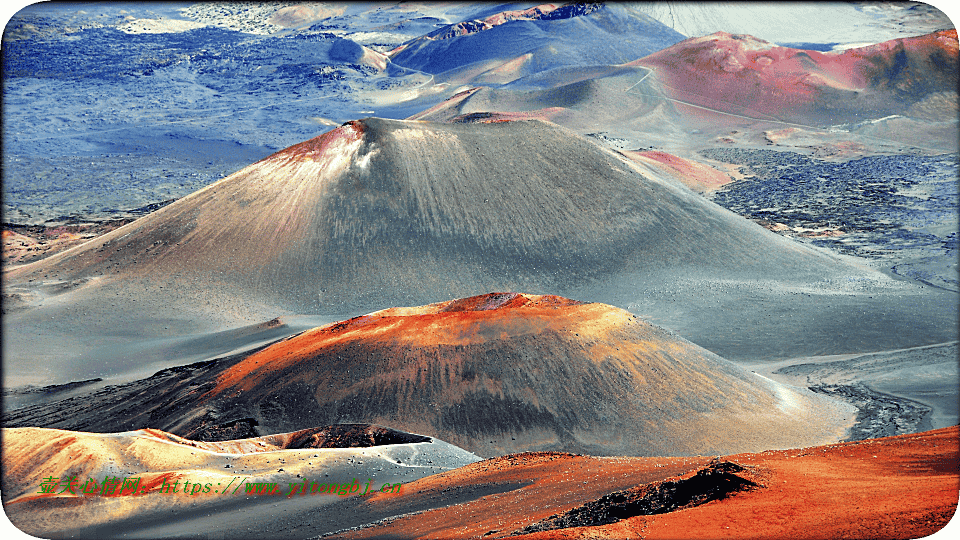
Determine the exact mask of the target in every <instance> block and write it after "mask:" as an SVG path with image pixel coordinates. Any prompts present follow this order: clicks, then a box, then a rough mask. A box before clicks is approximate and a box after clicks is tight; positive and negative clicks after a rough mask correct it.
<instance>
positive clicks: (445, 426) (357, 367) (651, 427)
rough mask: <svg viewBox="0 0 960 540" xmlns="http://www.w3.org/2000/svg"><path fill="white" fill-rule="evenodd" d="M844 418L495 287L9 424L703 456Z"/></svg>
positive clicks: (615, 315) (689, 351)
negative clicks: (374, 435)
mask: <svg viewBox="0 0 960 540" xmlns="http://www.w3.org/2000/svg"><path fill="white" fill-rule="evenodd" d="M854 412H855V411H854V409H853V408H852V407H851V406H849V405H845V404H841V403H840V402H837V401H834V400H832V399H831V398H828V397H825V396H823V395H820V394H814V393H812V392H810V391H808V390H806V389H800V388H796V387H791V386H786V385H782V384H779V383H776V382H773V381H771V380H770V379H767V378H764V377H761V376H760V375H757V374H754V373H750V372H748V371H746V370H744V369H742V368H739V367H738V366H736V365H734V364H732V363H731V362H728V361H726V360H724V359H722V358H720V357H718V356H716V355H715V354H713V353H710V352H709V351H706V350H704V349H702V348H700V347H698V346H696V345H694V344H693V343H690V342H688V341H686V340H684V339H683V338H681V337H680V336H677V335H676V334H674V333H672V332H669V331H667V330H664V329H662V328H659V327H657V326H654V325H651V324H649V323H647V322H645V321H643V320H641V319H638V318H637V317H636V316H634V315H632V314H630V313H629V312H626V311H624V310H621V309H618V308H615V307H612V306H609V305H604V304H598V303H582V302H576V301H572V300H568V299H565V298H560V297H556V296H536V295H523V294H517V293H492V294H487V295H482V296H477V297H471V298H466V299H461V300H454V301H450V302H442V303H438V304H431V305H427V306H422V307H414V308H393V309H387V310H383V311H379V312H375V313H371V314H369V315H364V316H361V317H355V318H353V319H349V320H346V321H342V322H338V323H334V324H331V325H327V326H323V327H320V328H316V329H313V330H310V331H307V332H304V333H302V334H300V335H297V336H295V337H292V338H288V339H285V340H282V341H280V342H277V343H275V344H274V345H271V346H269V347H267V348H264V349H262V350H260V351H259V352H257V353H254V354H251V355H247V356H242V357H240V358H238V359H234V360H224V361H220V362H215V363H207V364H205V365H202V366H196V367H193V368H189V369H179V368H178V369H175V370H169V371H168V372H166V373H164V374H157V375H155V376H153V377H151V378H149V379H145V380H142V381H137V382H135V383H131V384H130V385H127V386H125V387H124V386H121V387H115V388H111V389H109V390H108V391H100V392H94V393H91V394H90V395H84V396H77V397H76V398H73V399H69V400H64V401H61V402H57V403H53V404H49V405H43V406H35V407H27V408H24V409H20V410H16V411H11V412H10V413H9V414H8V416H7V417H5V422H6V425H10V426H30V425H40V426H44V427H55V428H61V429H76V430H84V431H98V432H109V431H120V430H125V429H133V428H135V427H137V426H139V427H150V428H158V429H163V430H165V431H169V432H171V433H175V434H178V435H181V436H185V437H189V438H196V439H201V440H221V439H229V438H235V437H237V436H238V434H239V436H254V435H264V434H270V433H282V432H290V431H295V430H299V429H304V428H307V427H310V426H316V425H327V424H335V423H373V424H380V425H388V426H391V427H394V428H396V429H400V430H403V431H409V432H414V433H421V434H424V435H428V436H431V437H437V438H439V439H442V440H445V441H448V442H450V443H451V444H455V445H457V446H459V447H461V448H464V449H466V450H468V451H470V452H474V453H476V454H478V455H482V456H495V455H503V454H506V453H511V452H519V451H529V450H561V451H568V452H583V453H590V454H597V455H693V454H714V455H715V454H722V453H732V452H742V451H757V450H762V449H767V448H787V447H792V446H799V445H810V444H820V443H824V442H831V441H836V440H840V439H841V438H842V437H843V436H844V433H845V431H846V429H847V428H849V427H850V426H851V425H852V424H853V416H854Z"/></svg>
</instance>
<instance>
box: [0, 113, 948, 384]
mask: <svg viewBox="0 0 960 540" xmlns="http://www.w3.org/2000/svg"><path fill="white" fill-rule="evenodd" d="M659 174H660V173H658V172H657V171H656V170H655V169H653V168H650V167H644V166H642V165H640V164H637V163H635V162H633V161H631V160H626V159H624V158H623V157H622V156H620V155H617V154H615V153H614V152H611V151H609V150H605V149H603V148H601V147H599V146H598V145H596V144H593V143H591V142H589V141H587V140H585V139H583V138H581V137H578V136H576V135H574V134H572V133H570V132H569V131H567V130H565V129H562V128H559V127H557V126H555V125H552V124H549V123H546V122H541V121H528V122H497V123H461V124H430V123H424V122H412V121H394V120H382V119H375V118H370V119H366V120H362V121H356V122H351V123H348V124H345V125H344V126H341V127H340V128H337V129H335V130H333V131H330V132H328V133H326V134H324V135H322V136H320V137H317V138H315V139H312V140H310V141H307V142H304V143H301V144H298V145H295V146H293V147H290V148H289V149H286V150H284V151H281V152H278V153H276V154H274V155H272V156H270V157H268V158H266V159H264V160H262V161H260V162H258V163H255V164H253V165H251V166H249V167H247V168H245V169H243V170H241V171H238V172H237V173H235V174H233V175H231V176H229V177H227V178H225V179H223V180H222V181H220V182H217V183H215V184H212V185H211V186H208V187H207V188H204V189H202V190H200V191H198V192H195V193H193V194H192V195H190V196H188V197H184V198H183V199H180V200H178V201H176V202H174V203H172V204H169V205H167V206H165V207H164V208H161V209H160V210H157V211H156V212H154V213H152V214H150V215H148V216H145V217H144V218H142V219H139V220H137V221H134V222H133V223H130V224H128V225H126V226H124V227H121V228H119V229H116V230H114V231H112V232H110V233H108V234H105V235H103V236H101V237H98V238H97V239H94V240H92V241H90V242H88V243H85V244H83V245H81V246H78V247H76V248H72V249H70V250H67V251H64V252H61V253H59V254H57V255H54V256H52V257H50V258H48V259H44V260H42V261H38V262H35V263H31V264H27V265H23V266H20V267H15V268H9V269H6V271H5V273H4V279H5V290H4V294H5V297H4V309H5V311H7V316H5V317H4V318H3V324H4V338H5V339H4V343H3V347H4V358H5V360H6V361H8V362H10V364H8V367H10V368H11V369H9V370H6V371H5V373H4V377H5V380H6V381H8V382H7V384H8V385H10V384H11V378H12V377H17V379H14V380H17V381H18V382H14V383H13V384H25V383H35V384H36V383H42V384H50V383H57V382H66V381H69V380H76V379H86V378H90V377H95V376H104V375H107V376H108V375H113V374H117V373H122V372H124V371H129V369H131V367H132V366H133V365H134V364H136V365H143V364H147V363H150V362H155V363H158V362H166V365H168V366H169V365H174V364H175V363H176V362H177V361H178V359H176V358H175V357H171V356H170V355H169V354H162V355H161V354H159V353H158V351H159V350H161V349H164V350H170V349H171V348H173V349H175V348H176V346H177V344H178V343H180V342H181V341H183V340H187V339H190V340H196V339H198V338H199V337H201V336H202V335H203V334H205V333H208V332H212V331H221V330H224V329H228V328H234V327H238V326H247V325H251V324H258V323H262V322H264V321H268V320H271V319H274V318H275V317H277V316H278V315H289V314H307V315H313V316H319V317H321V319H322V320H320V321H314V322H313V324H312V325H309V324H305V325H301V326H299V328H294V326H296V324H294V323H295V321H294V323H291V332H294V331H296V330H297V329H302V328H306V327H309V326H315V325H316V324H318V323H322V322H331V321H334V320H338V319H342V318H344V317H349V316H351V315H354V314H356V313H358V312H360V313H362V312H366V311H371V310H375V309H382V308H385V307H388V306H392V305H393V306H396V305H418V304H424V303H429V302H436V301H440V300H447V299H451V298H458V297H464V296H469V295H473V294H481V293H485V292H488V291H491V290H525V291H529V292H531V293H537V294H540V293H546V294H560V295H564V296H567V297H572V298H577V299H583V300H591V301H602V302H605V303H609V304H612V305H617V306H620V307H629V306H636V307H638V308H639V309H640V311H638V313H639V314H644V315H646V316H648V317H649V318H651V320H653V321H655V322H657V323H658V324H663V325H664V326H667V327H669V328H672V329H674V330H676V331H678V332H680V333H681V334H682V335H684V336H685V337H688V338H691V339H693V340H694V341H695V342H698V343H700V344H701V345H705V344H706V343H710V345H709V348H711V350H715V351H716V352H718V353H720V354H723V355H725V356H728V355H730V354H731V353H732V355H733V356H738V355H739V354H741V353H740V352H738V351H743V350H745V349H748V348H749V349H750V350H751V351H752V352H751V354H755V355H769V353H770V348H773V350H774V351H776V353H777V354H784V355H788V356H797V355H799V354H813V353H818V352H820V351H822V350H823V346H824V345H823V343H827V342H830V343H841V344H842V347H843V348H845V349H846V348H848V347H855V350H864V349H862V348H861V347H863V346H869V347H871V348H870V349H867V350H876V349H875V348H874V347H877V348H887V349H892V348H897V347H903V346H912V345H922V344H926V343H938V342H943V341H947V340H948V339H949V338H947V337H944V336H942V335H940V334H943V333H944V332H947V330H946V329H947V328H951V329H952V328H953V326H950V322H949V321H950V319H949V318H950V317H951V316H952V315H951V314H950V313H946V314H944V313H941V312H940V311H937V310H931V309H930V308H929V307H928V305H927V304H926V303H925V302H926V300H924V299H925V298H926V296H925V295H926V294H927V293H926V292H925V291H921V290H919V289H917V288H911V287H910V286H908V285H906V284H901V283H896V282H893V281H891V280H890V279H888V278H886V277H884V276H883V275H881V274H879V273H877V272H874V271H871V270H869V269H866V268H862V267H857V266H852V265H850V264H849V263H848V262H844V261H843V260H841V259H838V258H836V257H833V256H830V255H827V254H825V253H824V252H820V251H816V250H813V249H810V248H807V247H804V246H802V245H800V244H797V243H796V242H793V241H790V240H787V239H784V238H781V237H779V236H777V235H775V234H773V233H771V232H769V231H766V230H765V229H763V228H762V227H760V226H758V225H756V224H754V223H752V222H749V221H747V220H745V219H743V218H741V217H738V216H735V215H734V214H732V213H730V212H727V211H725V210H723V209H721V208H719V207H718V206H716V205H714V204H712V203H710V202H708V201H706V200H704V199H703V198H702V197H700V196H698V195H696V194H694V193H692V192H690V191H689V190H687V189H686V188H684V187H682V186H680V185H679V184H678V183H677V182H676V181H674V180H673V179H672V178H670V179H665V178H663V179H662V178H661V177H660V176H658V175H659ZM757 280H760V282H769V281H771V280H783V281H782V283H783V285H781V288H780V289H779V290H777V289H774V290H771V289H769V288H766V289H765V288H762V287H761V288H759V289H757V288H756V287H755V286H752V285H749V283H750V282H753V283H756V282H757ZM851 280H852V281H851ZM851 283H852V284H854V285H855V287H854V288H852V289H851V288H850V287H849V286H848V284H851ZM814 284H815V285H814ZM743 287H748V288H750V289H751V291H752V292H749V293H748V294H750V295H752V296H754V297H756V298H758V299H757V300H755V301H754V300H751V302H753V303H752V304H751V305H750V306H748V309H747V310H746V311H744V309H743V304H742V298H743V295H744V289H743ZM787 287H802V288H803V289H804V290H807V289H810V288H811V287H812V289H813V291H814V297H812V298H811V299H810V300H809V301H805V300H804V299H803V298H796V299H795V300H791V303H789V304H784V301H783V300H784V295H785V294H788V293H787V292H785V288H787ZM731 289H732V290H731ZM704 291H710V292H709V293H705V292H704ZM724 291H727V292H724ZM837 293H842V294H837ZM859 293H864V294H866V295H870V296H872V297H873V299H865V298H858V297H855V296H850V294H854V295H856V294H859ZM819 294H826V295H829V299H830V300H829V302H823V301H821V300H822V299H818V298H817V297H816V295H819ZM893 294H895V295H896V298H895V300H896V304H895V305H893V306H891V305H889V303H890V299H891V295H893ZM685 296H689V298H687V299H684V300H683V301H680V300H681V299H683V298H684V297H685ZM765 304H766V305H770V306H775V309H777V310H781V309H784V308H785V307H786V308H787V309H790V310H794V309H795V310H797V311H796V314H797V318H795V319H794V322H793V323H792V325H791V326H789V327H784V326H782V325H779V324H778V325H776V326H774V327H770V325H769V324H768V323H765V322H764V321H768V320H769V317H768V316H767V315H765V314H764V313H763V310H764V309H767V307H766V305H765ZM936 305H938V306H940V305H943V304H942V303H936ZM940 309H941V311H942V308H940ZM731 310H732V311H733V312H735V313H738V314H741V315H738V317H743V316H748V317H755V318H756V323H754V322H753V321H746V322H745V321H743V320H742V319H739V320H738V319H737V318H736V317H731V316H730V315H728V313H729V312H730V311H731ZM824 310H828V311H829V310H833V311H832V312H829V313H827V312H825V311H824ZM854 310H855V311H854ZM852 312H854V313H856V316H857V318H858V325H859V326H863V327H864V330H863V331H860V330H855V331H852V332H851V331H850V330H849V328H845V329H843V330H839V326H842V325H849V322H850V321H848V320H843V318H844V317H847V316H848V315H847V314H848V313H852ZM943 317H947V321H948V322H947V323H946V324H945V323H944V320H943ZM902 325H908V329H907V330H906V331H905V332H903V333H891V332H890V328H899V327H900V326H902ZM737 326H744V327H746V329H747V331H746V333H742V332H737V333H736V334H734V330H733V329H734V327H737ZM811 328H812V329H815V330H816V332H818V333H817V334H811V333H809V330H810V329H811ZM838 331H839V332H842V333H843V334H844V335H845V337H844V338H843V339H842V340H839V341H838V340H837V339H836V335H837V333H838ZM950 331H951V332H952V330H950ZM819 332H823V333H822V334H819ZM703 338H707V339H706V341H704V342H701V341H698V340H700V339H703ZM798 338H799V339H798ZM811 339H812V340H813V341H812V342H809V340H811ZM731 340H732V341H731ZM803 341H808V342H807V343H806V344H804V343H802V342H803ZM844 342H846V343H849V344H850V345H847V344H845V343H844ZM798 344H799V348H798ZM731 345H732V347H731ZM724 346H726V347H727V349H724V348H723V347H724ZM765 348H766V349H765ZM811 348H812V350H811ZM225 352H230V351H222V350H220V351H217V352H215V353H214V352H213V351H211V356H207V358H212V357H213V356H212V355H213V354H223V353H225ZM832 352H838V351H832ZM134 358H135V359H137V360H136V362H133V361H132V359H134ZM203 358H204V356H202V351H196V354H193V355H192V356H191V357H190V359H189V360H190V361H196V360H202V359H203ZM38 364H39V365H40V366H41V369H37V368H36V366H38ZM160 367H163V366H161V365H156V366H155V367H154V369H159V368H160Z"/></svg>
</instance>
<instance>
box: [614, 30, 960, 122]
mask: <svg viewBox="0 0 960 540" xmlns="http://www.w3.org/2000/svg"><path fill="white" fill-rule="evenodd" d="M957 61H958V45H957V31H956V29H951V30H941V31H939V32H934V33H932V34H927V35H924V36H918V37H912V38H904V39H895V40H891V41H887V42H884V43H880V44H877V45H871V46H868V47H862V48H856V49H848V50H846V51H843V52H840V53H836V52H817V51H805V50H798V49H790V48H787V47H779V46H776V45H773V44H772V43H768V42H766V41H763V40H760V39H757V38H754V37H752V36H748V35H732V34H727V33H725V32H717V33H716V34H711V35H709V36H705V37H699V38H692V39H688V40H686V41H682V42H680V43H678V44H676V45H674V46H672V47H668V48H666V49H664V50H662V51H658V52H656V53H654V54H651V55H649V56H646V57H644V58H641V59H640V60H637V61H636V62H633V63H631V64H629V65H640V66H646V67H650V68H654V69H655V70H656V74H657V77H658V79H659V80H660V81H661V82H662V83H663V84H664V85H666V86H668V87H669V89H668V92H669V93H670V94H672V95H673V97H675V98H677V99H680V100H684V101H688V102H690V103H693V104H696V105H699V106H702V107H707V108H711V109H716V110H719V111H723V112H731V113H735V114H744V115H747V116H753V117H757V118H772V119H779V120H792V121H801V120H809V121H818V122H827V123H843V122H850V121H858V122H859V121H863V120H867V119H870V118H880V117H882V116H886V115H891V114H897V113H903V112H904V111H906V109H907V108H908V107H910V106H911V105H913V104H915V103H918V102H921V101H923V100H924V99H925V98H927V97H930V96H932V95H936V94H938V93H943V92H956V85H957Z"/></svg>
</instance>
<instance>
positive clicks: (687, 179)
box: [620, 150, 733, 193]
mask: <svg viewBox="0 0 960 540" xmlns="http://www.w3.org/2000/svg"><path fill="white" fill-rule="evenodd" d="M620 153H621V154H623V155H625V156H627V157H629V158H631V159H635V160H637V161H640V162H643V163H646V164H647V165H652V166H654V167H656V168H657V169H659V170H661V171H663V172H664V173H666V174H669V175H671V176H673V177H674V178H676V179H677V180H679V181H680V182H682V183H683V184H684V185H685V186H687V187H688V188H690V189H692V190H694V191H696V192H699V193H703V192H705V191H713V190H715V189H717V188H719V187H720V186H723V185H724V184H729V183H730V182H732V181H733V178H731V177H730V176H728V175H726V174H724V173H722V172H720V171H718V170H716V169H714V168H713V167H710V166H709V165H704V164H702V163H697V162H696V161H691V160H689V159H684V158H682V157H678V156H675V155H673V154H668V153H666V152H660V151H657V150H648V151H646V152H634V151H630V150H624V151H621V152H620Z"/></svg>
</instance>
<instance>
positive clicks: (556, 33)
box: [390, 4, 685, 73]
mask: <svg viewBox="0 0 960 540" xmlns="http://www.w3.org/2000/svg"><path fill="white" fill-rule="evenodd" d="M551 7H552V6H551ZM528 11H529V12H530V13H528V14H526V15H522V14H521V13H510V14H499V15H493V16H490V17H488V18H486V19H485V20H476V21H465V22H461V23H457V24H455V25H451V26H447V27H445V28H442V29H440V30H437V31H435V32H432V33H430V34H427V35H425V36H422V37H419V38H417V39H415V40H412V41H410V42H407V43H404V44H403V45H401V46H400V47H398V48H397V49H395V50H393V51H391V53H390V60H391V61H392V62H393V63H395V64H397V65H400V66H404V67H407V68H413V69H418V70H420V71H425V72H428V73H442V72H445V71H449V70H452V69H457V68H463V67H464V66H467V65H470V64H474V63H480V62H484V61H491V60H502V61H507V60H512V59H515V58H518V57H520V56H523V55H529V57H528V58H525V59H524V60H523V62H524V63H525V64H527V65H526V66H525V69H524V72H525V73H536V72H540V71H544V70H547V69H551V68H555V67H560V66H584V65H594V64H622V63H624V62H630V61H632V60H636V59H637V58H640V57H642V56H646V55H648V54H650V53H652V52H655V51H658V50H660V49H663V48H664V47H667V46H670V45H672V44H674V43H677V42H678V41H680V40H682V39H684V37H685V36H683V35H682V34H679V33H677V32H675V31H673V30H671V29H670V28H668V27H667V26H664V25H663V24H661V23H659V22H657V21H656V20H654V19H651V18H649V17H647V16H646V15H638V14H635V13H632V12H631V11H629V10H627V9H625V8H624V7H622V6H619V5H617V4H603V5H595V6H594V5H591V6H590V7H575V6H567V7H560V8H557V9H555V10H546V9H543V10H541V11H539V12H535V11H533V10H528Z"/></svg>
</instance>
